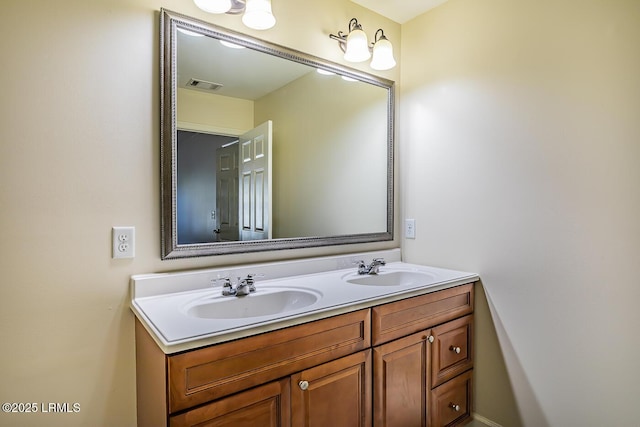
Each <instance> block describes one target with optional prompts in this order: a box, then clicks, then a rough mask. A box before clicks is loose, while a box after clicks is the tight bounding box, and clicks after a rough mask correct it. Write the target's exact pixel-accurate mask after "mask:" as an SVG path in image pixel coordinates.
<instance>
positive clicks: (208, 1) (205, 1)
mask: <svg viewBox="0 0 640 427" xmlns="http://www.w3.org/2000/svg"><path fill="white" fill-rule="evenodd" d="M193 2H194V3H195V4H196V6H198V7H199V8H200V9H202V10H204V11H205V12H209V13H225V12H227V11H228V10H229V9H231V0H193Z"/></svg>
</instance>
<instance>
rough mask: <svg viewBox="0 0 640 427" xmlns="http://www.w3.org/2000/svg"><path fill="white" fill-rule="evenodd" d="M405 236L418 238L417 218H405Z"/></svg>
mask: <svg viewBox="0 0 640 427" xmlns="http://www.w3.org/2000/svg"><path fill="white" fill-rule="evenodd" d="M404 237H406V238H407V239H415V238H416V220H415V219H405V220H404Z"/></svg>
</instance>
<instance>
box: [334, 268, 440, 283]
mask: <svg viewBox="0 0 640 427" xmlns="http://www.w3.org/2000/svg"><path fill="white" fill-rule="evenodd" d="M433 279H434V276H433V275H431V274H429V273H425V272H421V271H405V270H398V271H385V272H380V273H378V274H371V275H368V274H366V275H350V276H348V277H347V279H346V280H347V282H348V283H352V284H354V285H368V286H420V285H425V284H427V283H428V282H429V281H432V280H433Z"/></svg>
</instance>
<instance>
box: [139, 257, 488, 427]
mask: <svg viewBox="0 0 640 427" xmlns="http://www.w3.org/2000/svg"><path fill="white" fill-rule="evenodd" d="M387 252H389V253H387V254H386V255H387V258H391V259H393V258H394V257H396V258H398V257H399V253H396V252H395V251H387ZM353 257H354V256H342V257H333V258H324V259H322V260H319V262H320V264H323V263H324V265H323V266H319V264H314V263H313V261H303V262H302V264H305V265H304V266H303V265H302V264H300V263H296V262H293V263H296V264H295V265H289V266H288V267H289V269H290V270H291V271H305V270H306V271H309V269H308V268H307V267H310V266H311V265H313V267H310V269H311V270H314V269H316V270H318V269H319V270H320V271H314V272H312V273H307V274H297V275H295V276H280V275H281V274H284V273H278V272H277V271H279V269H283V270H282V271H285V270H287V266H286V265H284V266H283V265H282V264H287V263H278V265H277V266H276V267H274V266H275V264H274V265H268V264H264V265H257V266H248V267H243V268H244V269H245V270H243V271H242V272H240V271H234V272H233V273H234V274H236V273H242V274H248V273H246V271H253V269H255V268H259V269H260V271H258V272H260V273H262V272H264V271H266V272H267V273H263V274H265V276H266V279H265V280H259V281H257V282H256V288H257V291H256V292H255V293H252V294H251V295H248V296H246V297H234V296H227V297H225V298H227V299H226V300H225V299H222V300H220V299H219V298H218V294H219V293H220V292H221V287H219V286H217V283H218V282H219V280H218V279H217V276H218V275H219V274H220V270H207V271H200V272H189V273H175V274H167V275H144V276H134V277H132V296H133V298H132V304H131V307H132V310H133V311H134V312H135V314H136V361H137V394H138V425H140V426H159V425H168V426H172V427H177V426H194V425H207V426H246V427H250V426H285V427H289V426H290V427H298V426H323V427H324V426H345V427H351V426H372V425H373V426H403V427H406V426H454V425H463V424H465V423H466V422H467V421H469V420H470V419H471V410H472V402H473V400H472V373H473V295H474V285H475V282H476V281H477V280H478V277H477V275H474V274H470V273H463V272H456V271H451V270H442V269H435V268H430V267H424V266H416V265H412V264H406V263H402V262H399V260H397V261H395V262H393V261H392V262H388V263H387V265H386V266H383V267H381V269H380V272H379V274H377V275H371V276H367V277H364V276H362V275H358V274H357V273H355V269H354V268H353V267H349V268H340V267H344V266H345V265H347V264H350V263H352V262H353V261H354V259H353ZM357 257H359V256H356V258H357ZM362 257H363V258H369V259H370V258H371V255H369V254H364V255H362ZM327 265H334V266H335V267H334V268H333V269H330V270H324V271H322V269H323V268H327ZM253 272H255V271H253ZM226 273H228V272H226ZM278 276H280V277H278ZM210 277H215V278H214V279H212V280H213V282H214V284H215V285H214V286H211V284H210V283H208V282H210V280H208V279H209V278H210ZM272 277H273V278H272ZM369 277H371V279H369ZM201 281H202V283H205V284H206V286H205V287H204V288H203V287H202V286H200V285H199V284H200V283H201ZM363 282H364V283H363ZM394 283H396V284H394ZM295 286H299V287H300V289H309V290H314V291H315V292H317V295H319V296H318V298H317V299H316V300H314V301H313V302H312V303H309V304H307V305H306V306H304V307H299V306H296V305H295V304H294V305H293V308H291V309H287V308H283V305H280V306H279V307H278V308H273V309H270V310H267V311H271V313H268V314H266V312H265V311H264V307H265V306H266V307H270V306H271V305H270V304H271V303H270V302H269V301H270V300H268V299H262V300H259V299H258V298H264V296H267V295H269V292H268V291H269V290H271V288H273V289H279V290H280V291H274V292H283V291H282V289H285V290H286V292H290V291H291V290H292V289H294V288H295ZM261 290H263V291H264V292H263V293H262V294H261V293H260V291H261ZM283 295H284V294H283ZM289 297H290V294H287V298H289ZM234 298H239V299H240V300H242V301H246V302H242V301H241V302H240V303H241V304H249V305H250V304H252V303H251V302H250V299H256V300H258V301H262V302H261V303H260V305H261V306H262V309H263V311H261V312H258V313H257V314H258V315H257V316H253V315H252V313H250V312H249V313H243V314H238V316H240V318H239V319H237V318H236V319H234V318H231V317H232V315H230V314H224V313H225V312H224V311H222V312H221V313H223V314H221V315H219V316H220V317H221V318H216V316H217V315H216V314H214V313H215V311H207V310H204V309H202V308H199V309H197V310H195V311H194V309H193V307H194V306H196V305H199V304H200V305H201V304H209V305H210V304H214V307H216V308H217V307H221V305H215V304H227V303H233V302H236V301H237V300H236V299H234ZM268 298H270V299H272V297H268ZM243 299H245V300H243ZM294 299H295V298H294ZM168 301H173V302H174V303H175V308H174V309H173V311H174V312H175V313H170V312H171V311H172V309H171V308H168V307H170V305H169V304H170V303H169V302H168ZM220 301H221V302H220ZM285 305H286V304H285ZM256 307H257V306H256ZM238 308H240V307H239V306H238ZM156 309H157V311H156ZM278 310H279V311H278ZM274 312H277V313H274ZM176 313H177V314H176ZM236 313H241V311H236ZM162 316H167V317H168V318H169V320H168V323H163V320H162V319H160V317H162ZM180 316H182V318H183V319H182V323H183V324H182V325H180V326H178V327H176V328H174V330H173V331H168V332H167V331H164V330H163V328H164V326H167V325H169V324H173V325H175V324H176V322H177V323H180V322H181V320H180ZM204 325H208V326H204ZM238 325H243V326H238ZM198 328H200V329H198ZM204 328H210V331H209V332H208V333H207V332H203V331H204ZM189 331H192V332H189ZM180 334H182V335H180ZM189 334H192V335H191V336H188V335H189Z"/></svg>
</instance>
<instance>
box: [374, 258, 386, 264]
mask: <svg viewBox="0 0 640 427" xmlns="http://www.w3.org/2000/svg"><path fill="white" fill-rule="evenodd" d="M371 264H378V265H387V262H386V261H385V260H384V258H374V259H373V260H372V261H371Z"/></svg>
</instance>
